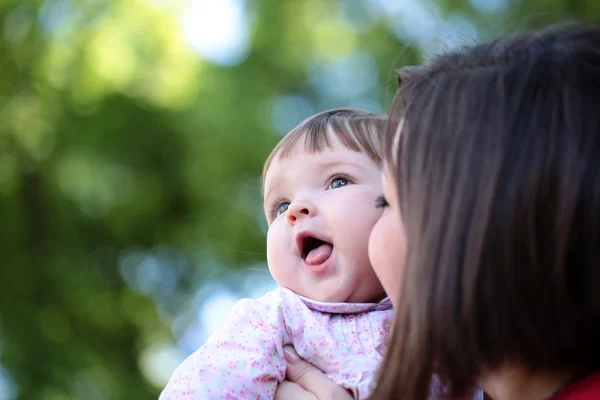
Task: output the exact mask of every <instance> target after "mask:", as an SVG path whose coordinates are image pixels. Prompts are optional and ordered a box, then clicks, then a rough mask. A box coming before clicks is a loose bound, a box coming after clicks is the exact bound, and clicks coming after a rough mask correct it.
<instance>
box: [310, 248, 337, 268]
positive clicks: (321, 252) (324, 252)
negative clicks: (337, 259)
mask: <svg viewBox="0 0 600 400" xmlns="http://www.w3.org/2000/svg"><path fill="white" fill-rule="evenodd" d="M332 251H333V246H332V245H331V244H329V243H323V244H322V245H320V246H319V247H316V248H314V249H312V250H311V251H310V252H309V253H308V254H307V255H306V263H307V264H311V265H319V264H322V263H324V262H325V260H327V259H328V258H329V257H330V256H331V252H332Z"/></svg>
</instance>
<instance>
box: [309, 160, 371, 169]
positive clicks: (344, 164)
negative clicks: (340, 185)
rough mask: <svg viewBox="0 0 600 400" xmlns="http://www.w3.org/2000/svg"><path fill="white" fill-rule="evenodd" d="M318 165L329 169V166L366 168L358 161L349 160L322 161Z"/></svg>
mask: <svg viewBox="0 0 600 400" xmlns="http://www.w3.org/2000/svg"><path fill="white" fill-rule="evenodd" d="M317 166H319V167H321V168H324V169H327V168H333V167H353V168H360V169H363V170H364V169H365V167H363V166H362V165H360V164H357V163H353V162H347V161H329V162H322V163H317Z"/></svg>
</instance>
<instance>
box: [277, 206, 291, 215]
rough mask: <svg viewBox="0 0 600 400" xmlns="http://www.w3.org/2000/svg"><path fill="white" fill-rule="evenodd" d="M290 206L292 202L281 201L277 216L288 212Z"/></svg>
mask: <svg viewBox="0 0 600 400" xmlns="http://www.w3.org/2000/svg"><path fill="white" fill-rule="evenodd" d="M289 206H290V203H281V204H280V205H279V207H278V208H277V216H278V217H279V216H280V215H281V214H283V213H284V212H286V211H287V209H288V207H289Z"/></svg>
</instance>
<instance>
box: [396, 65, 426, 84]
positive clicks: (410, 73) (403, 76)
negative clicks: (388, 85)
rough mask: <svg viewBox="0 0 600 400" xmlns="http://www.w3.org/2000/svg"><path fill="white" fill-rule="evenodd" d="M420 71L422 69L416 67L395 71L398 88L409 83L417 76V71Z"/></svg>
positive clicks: (411, 66) (410, 66)
mask: <svg viewBox="0 0 600 400" xmlns="http://www.w3.org/2000/svg"><path fill="white" fill-rule="evenodd" d="M422 69H423V67H420V66H416V65H409V66H407V67H403V68H399V69H397V70H396V74H398V87H400V86H402V84H403V83H404V82H406V81H409V80H410V79H411V78H412V77H414V76H416V75H418V73H419V71H420V70H422Z"/></svg>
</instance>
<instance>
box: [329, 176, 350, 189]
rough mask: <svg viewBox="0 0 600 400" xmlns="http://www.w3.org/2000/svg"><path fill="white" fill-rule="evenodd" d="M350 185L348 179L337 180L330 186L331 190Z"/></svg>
mask: <svg viewBox="0 0 600 400" xmlns="http://www.w3.org/2000/svg"><path fill="white" fill-rule="evenodd" d="M347 184H348V179H346V178H335V179H334V180H333V181H331V184H330V185H329V189H337V188H340V187H342V186H346V185H347Z"/></svg>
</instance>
